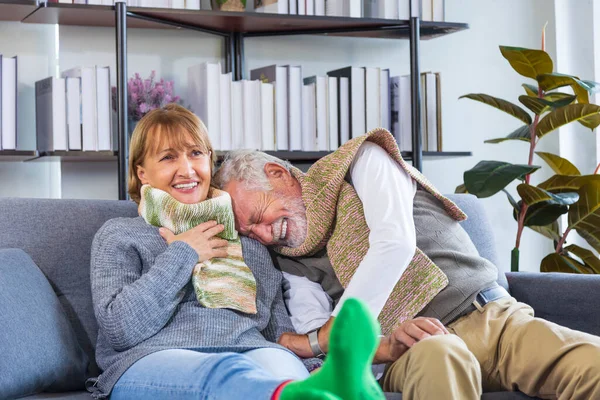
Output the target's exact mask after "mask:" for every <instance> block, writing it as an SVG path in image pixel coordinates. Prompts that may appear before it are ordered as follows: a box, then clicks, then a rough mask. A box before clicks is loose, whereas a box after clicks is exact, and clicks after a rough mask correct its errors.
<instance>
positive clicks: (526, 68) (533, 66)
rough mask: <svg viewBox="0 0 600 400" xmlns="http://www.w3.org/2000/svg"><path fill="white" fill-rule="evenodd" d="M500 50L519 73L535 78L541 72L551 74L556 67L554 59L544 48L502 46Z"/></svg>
mask: <svg viewBox="0 0 600 400" xmlns="http://www.w3.org/2000/svg"><path fill="white" fill-rule="evenodd" d="M500 52H501V53H502V55H503V56H504V58H506V59H507V60H508V62H509V63H510V65H511V66H512V67H513V69H514V70H515V71H517V72H518V73H519V74H521V75H523V76H526V77H527V78H532V79H535V78H536V77H537V76H538V75H540V74H549V73H551V72H552V69H553V68H554V66H553V64H552V59H551V58H550V56H549V55H548V53H546V52H545V51H543V50H535V49H524V48H521V47H508V46H500Z"/></svg>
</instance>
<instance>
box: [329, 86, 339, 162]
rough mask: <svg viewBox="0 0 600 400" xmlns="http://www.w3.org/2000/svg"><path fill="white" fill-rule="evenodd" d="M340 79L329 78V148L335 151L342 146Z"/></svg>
mask: <svg viewBox="0 0 600 400" xmlns="http://www.w3.org/2000/svg"><path fill="white" fill-rule="evenodd" d="M338 103H339V101H338V80H337V78H334V77H328V78H327V121H328V124H329V128H328V132H329V144H328V148H327V150H330V151H333V150H335V149H337V148H338V147H340V127H339V115H338V114H339V111H338Z"/></svg>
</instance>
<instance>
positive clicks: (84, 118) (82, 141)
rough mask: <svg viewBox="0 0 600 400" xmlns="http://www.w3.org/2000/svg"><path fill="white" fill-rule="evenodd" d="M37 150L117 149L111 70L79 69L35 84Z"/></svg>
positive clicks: (101, 68) (107, 68)
mask: <svg viewBox="0 0 600 400" xmlns="http://www.w3.org/2000/svg"><path fill="white" fill-rule="evenodd" d="M35 113H36V116H35V118H36V138H37V149H38V151H57V150H83V151H103V150H116V146H117V141H116V138H115V137H114V135H113V129H112V122H111V110H110V71H109V67H100V66H96V67H77V68H73V69H70V70H67V71H64V72H63V73H62V74H61V78H55V77H48V78H46V79H42V80H40V81H37V82H36V83H35Z"/></svg>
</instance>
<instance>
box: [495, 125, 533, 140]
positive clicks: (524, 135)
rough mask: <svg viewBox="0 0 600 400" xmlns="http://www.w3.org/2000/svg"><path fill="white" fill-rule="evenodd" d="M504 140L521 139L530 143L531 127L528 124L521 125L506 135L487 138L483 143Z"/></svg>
mask: <svg viewBox="0 0 600 400" xmlns="http://www.w3.org/2000/svg"><path fill="white" fill-rule="evenodd" d="M506 140H521V141H523V142H527V143H531V128H530V125H523V126H522V127H520V128H517V129H516V130H515V131H514V132H512V133H511V134H509V135H508V136H507V137H503V138H496V139H488V140H486V141H485V143H500V142H504V141H506Z"/></svg>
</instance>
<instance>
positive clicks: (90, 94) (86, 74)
mask: <svg viewBox="0 0 600 400" xmlns="http://www.w3.org/2000/svg"><path fill="white" fill-rule="evenodd" d="M62 77H63V78H80V79H81V124H82V138H81V148H82V150H84V151H97V150H98V117H97V108H96V102H97V94H96V68H91V67H76V68H72V69H69V70H67V71H64V72H63V73H62Z"/></svg>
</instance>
